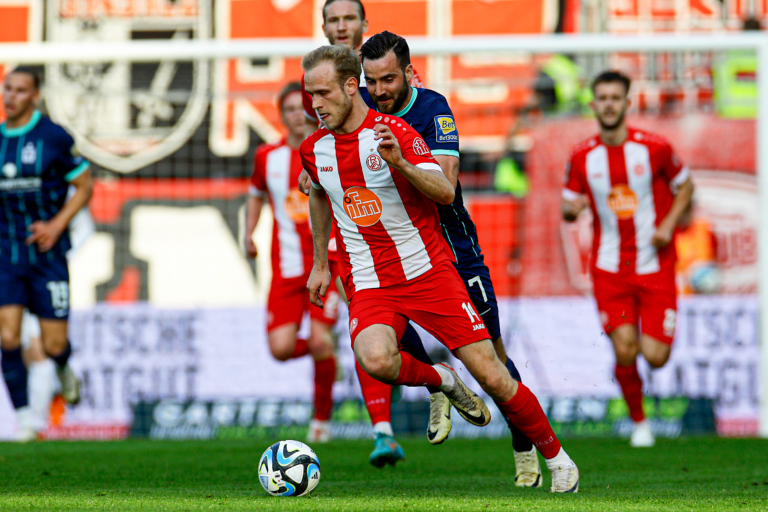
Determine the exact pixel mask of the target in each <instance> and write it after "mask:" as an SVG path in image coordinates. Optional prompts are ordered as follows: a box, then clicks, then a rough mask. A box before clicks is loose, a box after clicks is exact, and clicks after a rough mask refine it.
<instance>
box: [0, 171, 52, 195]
mask: <svg viewBox="0 0 768 512" xmlns="http://www.w3.org/2000/svg"><path fill="white" fill-rule="evenodd" d="M13 167H14V168H16V166H15V165H14V166H13ZM42 186H43V180H42V179H41V178H40V177H39V176H35V177H33V178H11V179H7V180H0V191H4V192H26V191H29V190H40V188H41V187H42Z"/></svg>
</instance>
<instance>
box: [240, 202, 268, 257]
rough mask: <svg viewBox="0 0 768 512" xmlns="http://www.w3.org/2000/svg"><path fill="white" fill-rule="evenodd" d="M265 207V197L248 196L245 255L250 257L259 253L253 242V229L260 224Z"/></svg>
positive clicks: (244, 242)
mask: <svg viewBox="0 0 768 512" xmlns="http://www.w3.org/2000/svg"><path fill="white" fill-rule="evenodd" d="M263 207H264V198H263V197H257V196H251V195H249V196H248V200H247V201H246V203H245V240H243V244H244V246H245V255H246V256H248V257H249V258H255V257H256V256H258V254H259V251H258V250H257V249H256V244H255V243H253V231H254V230H255V229H256V226H257V225H258V224H259V218H260V217H261V209H262V208H263Z"/></svg>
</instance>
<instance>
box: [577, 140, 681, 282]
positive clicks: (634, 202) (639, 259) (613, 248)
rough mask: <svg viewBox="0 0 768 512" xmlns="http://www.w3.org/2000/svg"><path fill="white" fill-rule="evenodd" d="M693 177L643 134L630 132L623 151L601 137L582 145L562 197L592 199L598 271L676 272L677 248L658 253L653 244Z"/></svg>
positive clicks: (672, 155)
mask: <svg viewBox="0 0 768 512" xmlns="http://www.w3.org/2000/svg"><path fill="white" fill-rule="evenodd" d="M688 176H689V173H688V168H687V167H685V166H683V164H682V163H681V162H680V160H679V159H678V158H677V156H676V155H675V153H674V151H673V150H672V146H670V145H669V143H668V142H667V141H666V140H665V139H664V138H663V137H661V136H659V135H654V134H652V133H648V132H645V131H642V130H636V129H632V128H630V129H629V130H628V136H627V139H626V141H624V143H623V144H621V145H619V146H607V145H605V144H603V142H602V141H601V139H600V137H599V136H595V137H592V138H590V139H588V140H586V141H584V142H582V143H581V144H578V145H577V146H576V147H575V148H574V149H573V151H572V153H571V157H570V160H569V162H568V167H567V169H566V173H565V188H564V189H563V197H564V198H565V199H568V200H573V199H575V198H576V197H578V195H580V194H586V195H587V196H588V197H589V200H590V207H591V209H592V216H593V219H594V220H593V226H594V236H593V245H592V262H591V264H592V266H593V268H595V267H596V268H598V269H600V270H604V271H606V272H612V273H619V272H630V273H635V274H638V275H646V274H653V273H656V272H659V271H660V270H666V271H671V270H672V269H673V268H674V264H675V259H676V256H675V244H673V243H671V244H668V245H667V246H666V247H663V248H661V249H656V247H654V246H653V244H652V243H651V240H652V239H653V235H654V234H655V233H656V227H657V226H658V225H659V223H660V222H661V221H662V220H663V219H664V217H665V216H666V215H667V213H668V212H669V209H670V207H671V206H672V201H673V200H674V194H675V193H677V189H678V187H679V186H680V185H682V183H683V182H685V181H686V180H687V179H688Z"/></svg>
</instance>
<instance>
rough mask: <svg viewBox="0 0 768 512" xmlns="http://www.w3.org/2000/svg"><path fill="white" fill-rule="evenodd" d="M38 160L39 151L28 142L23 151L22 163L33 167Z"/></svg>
mask: <svg viewBox="0 0 768 512" xmlns="http://www.w3.org/2000/svg"><path fill="white" fill-rule="evenodd" d="M35 160H37V149H35V145H34V144H33V143H31V142H27V143H26V145H25V146H24V148H23V149H22V150H21V163H23V164H26V165H32V164H34V163H35Z"/></svg>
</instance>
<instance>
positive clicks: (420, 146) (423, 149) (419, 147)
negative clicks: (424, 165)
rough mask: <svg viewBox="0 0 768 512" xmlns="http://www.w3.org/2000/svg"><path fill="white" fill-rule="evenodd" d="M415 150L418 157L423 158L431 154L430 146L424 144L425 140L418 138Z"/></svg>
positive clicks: (414, 144) (415, 141)
mask: <svg viewBox="0 0 768 512" xmlns="http://www.w3.org/2000/svg"><path fill="white" fill-rule="evenodd" d="M413 150H414V151H415V152H416V154H417V155H420V156H423V155H428V154H429V146H427V143H426V142H424V139H422V138H421V137H416V138H415V139H414V140H413Z"/></svg>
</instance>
